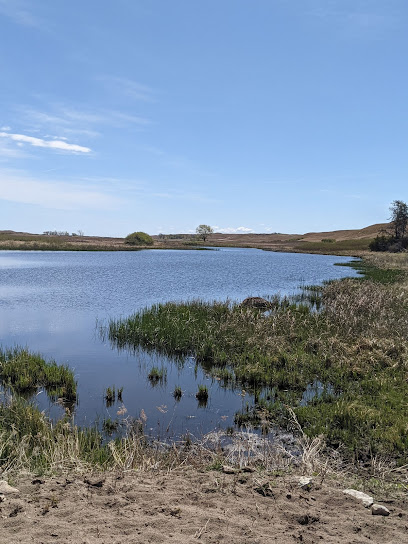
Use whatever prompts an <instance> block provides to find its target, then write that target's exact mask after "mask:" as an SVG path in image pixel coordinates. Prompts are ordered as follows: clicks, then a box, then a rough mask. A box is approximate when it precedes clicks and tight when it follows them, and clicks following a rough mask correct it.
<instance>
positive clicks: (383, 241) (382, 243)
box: [369, 236, 408, 253]
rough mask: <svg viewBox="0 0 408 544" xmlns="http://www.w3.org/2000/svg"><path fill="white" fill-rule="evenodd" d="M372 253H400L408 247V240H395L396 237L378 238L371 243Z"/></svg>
mask: <svg viewBox="0 0 408 544" xmlns="http://www.w3.org/2000/svg"><path fill="white" fill-rule="evenodd" d="M369 247H370V250H371V251H389V252H391V253H398V252H400V251H404V250H405V249H407V247H408V238H395V236H377V237H376V238H375V239H374V240H373V241H372V242H371V243H370V246H369Z"/></svg>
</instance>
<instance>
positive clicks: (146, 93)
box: [96, 75, 157, 102]
mask: <svg viewBox="0 0 408 544" xmlns="http://www.w3.org/2000/svg"><path fill="white" fill-rule="evenodd" d="M96 79H97V81H101V82H102V83H104V84H105V85H106V86H107V87H108V88H109V89H110V90H112V91H114V92H116V93H120V94H122V95H126V96H128V97H130V98H133V99H134V100H140V101H142V102H155V101H156V94H157V93H156V92H155V91H154V90H153V89H152V88H151V87H148V86H147V85H143V84H141V83H139V82H137V81H133V80H132V79H128V78H125V77H118V76H112V75H102V76H98V77H97V78H96Z"/></svg>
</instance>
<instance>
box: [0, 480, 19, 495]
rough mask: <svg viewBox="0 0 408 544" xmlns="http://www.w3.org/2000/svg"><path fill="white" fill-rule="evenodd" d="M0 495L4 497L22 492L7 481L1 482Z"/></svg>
mask: <svg viewBox="0 0 408 544" xmlns="http://www.w3.org/2000/svg"><path fill="white" fill-rule="evenodd" d="M0 493H1V494H2V495H8V494H11V493H20V491H19V490H18V489H16V488H15V487H11V485H9V484H8V483H7V482H6V480H0Z"/></svg>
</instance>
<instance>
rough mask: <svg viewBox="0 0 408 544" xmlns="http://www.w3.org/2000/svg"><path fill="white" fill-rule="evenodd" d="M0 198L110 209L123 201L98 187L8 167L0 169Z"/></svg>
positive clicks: (46, 205) (67, 207)
mask: <svg viewBox="0 0 408 544" xmlns="http://www.w3.org/2000/svg"><path fill="white" fill-rule="evenodd" d="M0 200H7V201H11V202H20V203H24V204H34V205H39V206H42V207H44V208H51V209H57V210H83V209H90V210H111V209H116V208H118V207H119V206H120V205H122V204H123V202H122V200H120V199H119V198H117V197H115V196H113V195H111V194H109V193H108V192H103V191H101V190H98V189H89V188H88V187H86V186H83V185H78V184H70V183H66V182H48V181H43V180H39V179H34V178H31V177H29V176H26V175H23V174H18V173H17V174H16V173H15V172H9V171H0Z"/></svg>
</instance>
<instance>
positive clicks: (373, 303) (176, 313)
mask: <svg viewBox="0 0 408 544" xmlns="http://www.w3.org/2000/svg"><path fill="white" fill-rule="evenodd" d="M399 263H400V264H401V266H400V269H399V268H398V266H393V267H392V268H391V267H388V266H387V262H386V260H384V259H383V260H382V261H381V262H380V259H377V260H375V259H367V260H366V261H364V262H363V263H360V262H354V263H352V266H355V267H358V268H359V270H360V271H361V272H362V273H364V276H362V277H361V278H360V279H350V278H348V279H344V280H341V281H334V282H329V283H327V284H326V285H325V286H324V287H323V288H320V289H321V291H320V292H319V289H317V288H316V289H309V290H308V289H305V290H304V292H303V295H302V297H303V299H302V300H301V301H296V300H295V299H290V298H279V297H275V298H273V299H272V301H271V304H270V309H269V310H268V311H267V312H265V311H262V310H259V309H256V308H248V307H243V306H242V305H240V304H232V303H229V302H225V303H222V302H213V303H209V302H204V301H193V302H188V303H182V304H175V303H167V304H159V305H155V306H153V307H151V308H147V309H144V310H142V311H140V312H138V313H136V314H135V315H133V316H131V317H130V318H128V319H120V320H112V321H111V322H110V325H109V330H108V334H109V337H110V339H111V341H112V342H114V343H115V344H116V345H118V346H120V347H126V346H128V347H132V348H134V347H136V346H142V347H143V348H145V349H148V350H155V351H157V352H160V353H163V354H166V355H169V356H172V357H175V358H178V359H179V360H183V358H184V357H186V356H190V355H192V354H193V355H194V356H195V358H196V360H197V362H198V363H199V364H201V365H202V366H203V367H204V368H205V369H206V370H207V371H208V372H210V373H211V374H212V375H213V376H217V377H219V378H221V379H222V380H223V381H224V383H232V384H239V385H241V386H244V387H246V388H250V389H251V390H252V391H254V392H255V393H256V392H259V391H262V390H263V389H264V388H267V390H268V395H266V394H259V393H257V394H256V406H255V409H254V412H253V413H252V414H250V413H249V412H248V414H247V416H248V417H249V416H251V415H252V416H253V418H254V419H253V421H254V420H255V421H256V419H258V421H259V422H261V421H262V422H263V423H262V425H264V424H265V419H268V420H269V423H271V422H272V423H276V424H280V425H282V424H283V423H284V421H285V419H286V417H287V413H288V410H293V411H294V413H295V415H296V417H297V418H298V420H299V423H300V424H301V425H302V427H303V428H304V430H305V432H306V433H307V434H308V435H309V436H311V437H313V436H318V435H324V436H325V437H326V442H327V444H328V445H329V446H332V447H343V446H345V447H346V451H347V452H348V455H349V456H350V457H352V458H354V460H364V459H367V458H369V457H372V456H376V455H392V456H394V457H395V458H396V459H399V460H400V462H404V461H405V462H406V461H407V451H408V424H407V422H408V405H407V402H406V399H407V398H408V381H407V378H408V302H407V300H408V299H407V291H408V282H407V281H406V277H407V276H406V272H405V271H403V270H402V268H404V267H405V265H404V263H403V256H402V255H401V259H400V261H399ZM316 301H318V302H319V304H320V309H316ZM317 383H318V384H321V389H322V393H321V394H319V395H314V396H312V397H311V398H310V399H308V400H305V393H306V392H307V391H308V390H309V389H310V388H311V387H313V386H314V384H317ZM260 414H262V416H261V415H260ZM238 421H243V420H240V419H239V418H238Z"/></svg>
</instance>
